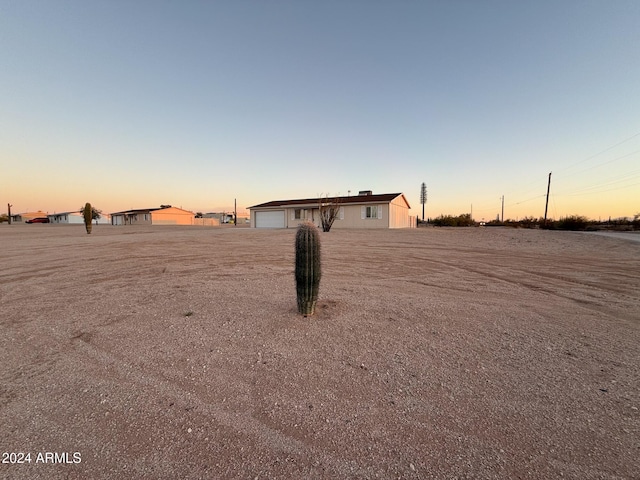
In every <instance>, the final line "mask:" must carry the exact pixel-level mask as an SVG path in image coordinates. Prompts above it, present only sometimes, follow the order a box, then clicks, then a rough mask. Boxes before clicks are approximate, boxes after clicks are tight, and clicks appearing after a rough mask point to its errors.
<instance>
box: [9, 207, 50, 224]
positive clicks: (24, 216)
mask: <svg viewBox="0 0 640 480" xmlns="http://www.w3.org/2000/svg"><path fill="white" fill-rule="evenodd" d="M34 218H47V213H46V212H43V211H41V210H38V211H37V212H25V213H16V214H14V215H11V223H25V222H26V221H27V220H33V219H34Z"/></svg>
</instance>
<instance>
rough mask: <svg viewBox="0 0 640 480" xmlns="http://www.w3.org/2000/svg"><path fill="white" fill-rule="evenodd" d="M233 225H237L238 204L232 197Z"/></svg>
mask: <svg viewBox="0 0 640 480" xmlns="http://www.w3.org/2000/svg"><path fill="white" fill-rule="evenodd" d="M233 226H234V227H237V226H238V204H237V202H236V199H235V198H234V199H233Z"/></svg>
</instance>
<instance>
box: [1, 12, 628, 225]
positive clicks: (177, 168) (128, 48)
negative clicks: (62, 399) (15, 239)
mask: <svg viewBox="0 0 640 480" xmlns="http://www.w3.org/2000/svg"><path fill="white" fill-rule="evenodd" d="M638 25H640V2H638V1H637V0H611V1H604V0H598V1H591V0H575V1H574V0H537V1H514V0H504V1H497V0H487V1H482V0H473V1H472V0H446V1H445V0H442V1H428V0H420V1H418V0H416V1H412V0H397V1H391V0H388V1H383V0H366V1H365V0H340V1H337V0H322V1H317V0H290V1H286V0H265V1H258V0H255V1H249V0H234V1H231V0H228V1H225V0H210V1H200V0H188V1H177V0H171V1H168V0H153V1H146V0H133V1H129V0H109V1H104V0H78V1H68V0H55V1H51V0H39V1H38V0H0V197H1V198H0V211H5V206H3V204H5V205H6V204H7V203H11V204H12V205H13V207H12V212H13V213H20V212H27V211H35V210H42V211H45V212H49V213H54V212H64V211H72V210H76V209H78V208H80V207H81V206H82V205H84V203H85V202H91V203H92V205H94V206H95V207H96V208H99V209H101V210H103V211H104V212H107V213H110V212H117V211H122V210H127V209H131V208H150V207H157V206H160V205H161V204H171V205H173V206H177V207H181V208H185V209H188V210H192V211H194V212H199V211H200V212H211V211H222V210H226V211H229V210H231V209H232V208H233V205H234V200H236V201H237V205H238V212H239V213H243V212H245V209H246V207H249V206H252V205H256V204H260V203H264V202H268V201H271V200H283V199H296V198H309V197H317V196H324V195H355V194H357V193H358V191H360V190H372V191H373V192H374V193H396V192H402V193H404V194H405V196H406V198H407V200H408V202H409V204H410V205H411V214H413V215H419V216H422V205H421V204H420V187H421V184H422V183H423V182H424V183H425V184H426V185H427V203H426V205H425V216H426V217H436V216H438V215H441V214H445V215H446V214H451V215H458V214H462V213H472V214H473V217H474V218H475V219H476V220H478V221H480V220H483V219H486V220H490V219H494V218H496V215H498V214H501V210H502V205H503V203H504V218H505V219H507V218H512V219H518V218H522V217H525V216H533V217H541V216H543V215H544V209H545V200H546V192H547V184H548V179H549V173H550V172H551V173H552V175H551V189H550V195H549V214H548V215H549V217H551V218H560V217H562V216H566V215H583V216H587V217H588V218H593V219H599V218H601V219H606V218H608V217H612V218H617V217H623V216H627V217H631V216H633V215H634V214H636V213H639V212H640V28H638Z"/></svg>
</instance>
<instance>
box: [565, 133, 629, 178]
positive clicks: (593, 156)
mask: <svg viewBox="0 0 640 480" xmlns="http://www.w3.org/2000/svg"><path fill="white" fill-rule="evenodd" d="M636 137H640V132H638V133H636V134H634V135H631V136H630V137H628V138H625V139H624V140H622V141H620V142H618V143H616V144H615V145H611V146H610V147H607V148H605V149H604V150H601V151H600V152H598V153H595V154H593V155H591V156H590V157H587V158H585V159H584V160H580V161H579V162H576V163H573V164H571V165H568V166H566V167H562V168H559V169H558V171H560V172H562V171H564V170H568V169H570V168H573V167H575V166H576V165H580V164H582V163H584V162H588V161H589V160H591V159H592V158H595V157H597V156H598V155H602V154H603V153H606V152H608V151H609V150H611V149H613V148H616V147H618V146H620V145H622V144H623V143H627V142H628V141H629V140H633V139H634V138H636Z"/></svg>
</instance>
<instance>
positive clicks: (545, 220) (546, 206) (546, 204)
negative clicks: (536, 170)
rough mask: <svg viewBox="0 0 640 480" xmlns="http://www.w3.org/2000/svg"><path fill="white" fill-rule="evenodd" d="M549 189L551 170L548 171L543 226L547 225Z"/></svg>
mask: <svg viewBox="0 0 640 480" xmlns="http://www.w3.org/2000/svg"><path fill="white" fill-rule="evenodd" d="M550 189H551V172H549V183H547V201H546V203H545V204H544V226H545V227H546V226H547V209H548V208H549V190H550Z"/></svg>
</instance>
